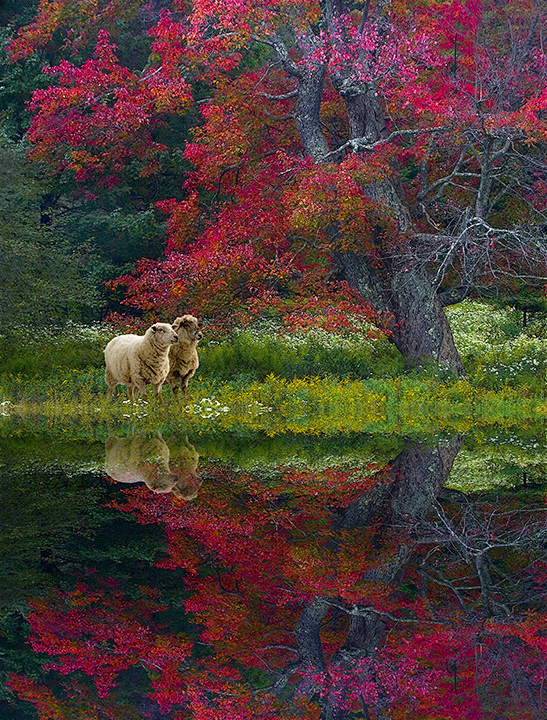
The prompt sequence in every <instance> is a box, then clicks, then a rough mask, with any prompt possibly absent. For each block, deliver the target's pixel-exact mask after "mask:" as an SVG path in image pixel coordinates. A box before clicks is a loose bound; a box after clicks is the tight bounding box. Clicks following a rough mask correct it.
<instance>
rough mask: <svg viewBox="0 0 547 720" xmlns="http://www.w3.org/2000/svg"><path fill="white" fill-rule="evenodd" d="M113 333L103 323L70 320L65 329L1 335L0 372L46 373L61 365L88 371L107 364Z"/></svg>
mask: <svg viewBox="0 0 547 720" xmlns="http://www.w3.org/2000/svg"><path fill="white" fill-rule="evenodd" d="M111 336H112V335H111V334H110V335H109V333H108V330H107V329H106V328H105V327H103V326H86V325H78V324H76V323H72V322H68V323H66V324H65V325H63V327H62V328H55V327H53V328H49V329H47V328H44V329H33V330H32V331H29V329H28V328H25V329H21V330H15V331H11V332H10V334H9V335H2V336H0V373H2V374H4V373H6V374H12V375H19V374H20V375H23V376H31V377H32V376H35V375H38V376H44V375H49V374H51V373H54V372H57V371H58V369H59V368H67V369H68V368H70V369H74V370H85V369H87V368H97V367H101V366H103V365H104V357H103V348H104V347H105V345H106V343H107V342H108V340H109V339H110V337H111Z"/></svg>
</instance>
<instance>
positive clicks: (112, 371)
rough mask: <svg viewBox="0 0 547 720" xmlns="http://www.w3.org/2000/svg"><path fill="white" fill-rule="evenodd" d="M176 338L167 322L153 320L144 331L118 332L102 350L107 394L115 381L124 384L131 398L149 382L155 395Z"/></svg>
mask: <svg viewBox="0 0 547 720" xmlns="http://www.w3.org/2000/svg"><path fill="white" fill-rule="evenodd" d="M178 341H179V339H178V335H177V333H176V332H175V330H174V329H173V327H172V326H171V325H169V323H155V324H154V325H152V327H149V328H148V330H147V331H146V332H145V334H144V335H118V336H117V337H115V338H114V339H113V340H111V341H110V342H109V343H108V345H107V346H106V348H105V350H104V358H105V362H106V370H105V380H106V384H107V386H108V395H109V396H110V397H112V395H113V393H114V388H115V387H116V385H126V386H127V394H128V395H129V398H130V399H134V398H138V397H139V396H141V395H145V394H146V385H152V386H153V388H154V394H155V395H156V397H158V395H159V394H160V390H161V387H162V385H163V383H164V382H165V380H166V378H167V375H168V373H169V349H170V348H171V347H172V346H173V345H175V344H176V343H178Z"/></svg>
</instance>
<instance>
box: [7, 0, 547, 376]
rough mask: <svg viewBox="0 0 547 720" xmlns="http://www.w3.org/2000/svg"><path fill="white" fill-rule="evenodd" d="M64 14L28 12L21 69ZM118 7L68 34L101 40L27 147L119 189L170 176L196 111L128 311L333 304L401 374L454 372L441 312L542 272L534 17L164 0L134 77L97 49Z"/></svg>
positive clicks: (541, 112)
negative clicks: (159, 255)
mask: <svg viewBox="0 0 547 720" xmlns="http://www.w3.org/2000/svg"><path fill="white" fill-rule="evenodd" d="M70 5H71V4H69V3H64V2H60V3H50V2H46V1H45V0H44V1H43V2H42V3H40V8H39V12H38V15H37V18H36V20H35V22H34V24H32V25H29V26H27V27H24V28H22V29H21V30H20V32H19V34H18V36H17V37H16V38H15V39H14V40H13V42H12V45H11V52H12V54H13V57H14V58H17V57H21V56H24V55H25V53H27V52H29V51H30V50H31V49H32V48H34V47H36V46H37V45H39V44H40V43H43V42H46V41H50V40H51V38H52V37H53V33H54V32H55V33H57V36H59V33H61V34H62V32H65V34H66V28H67V22H68V20H67V18H69V16H70V17H71V19H74V18H75V17H80V15H79V14H81V8H80V5H79V4H77V5H76V8H75V9H71V7H70ZM114 5H116V7H118V6H119V7H120V8H121V7H123V8H129V7H132V8H134V5H135V3H131V2H129V0H128V1H127V2H125V3H124V2H121V3H113V2H103V3H100V4H99V9H100V12H99V11H97V12H95V14H94V15H93V17H91V18H90V22H89V23H86V24H85V26H84V25H82V23H81V18H80V20H79V22H80V25H79V26H78V27H79V30H78V32H79V33H80V34H79V35H78V33H76V37H77V38H81V37H86V38H87V39H89V37H90V34H93V29H94V28H95V32H96V31H97V28H102V29H101V31H100V33H99V35H98V44H97V47H96V54H95V58H94V59H89V60H87V61H86V62H84V63H81V62H80V63H78V62H75V63H74V64H73V63H71V62H69V61H68V59H67V60H66V61H63V62H62V63H60V64H59V65H58V66H57V67H55V68H51V69H50V70H49V71H48V72H50V73H51V74H52V77H53V78H55V82H54V83H52V85H51V86H50V87H49V88H48V89H46V90H44V91H37V92H36V93H35V95H34V98H33V101H32V108H33V110H34V112H35V117H34V120H33V122H32V125H31V128H30V132H29V138H30V140H31V142H32V143H33V144H34V147H35V150H34V151H33V154H34V156H35V157H37V158H40V159H42V160H45V161H47V162H49V163H51V164H52V166H53V167H54V168H55V169H56V170H57V171H59V172H73V173H75V175H76V177H77V178H78V179H79V180H80V181H82V182H83V183H84V184H85V183H86V182H89V181H90V178H97V177H100V178H101V180H100V182H101V183H106V184H107V185H108V184H110V185H112V184H113V183H115V182H116V177H117V176H118V173H119V172H120V170H121V169H122V168H123V166H124V164H125V163H127V162H128V161H129V158H131V157H135V156H138V157H139V158H140V160H141V162H142V163H143V168H142V170H141V173H145V174H149V173H156V172H160V166H159V153H160V152H161V144H158V143H157V142H156V141H155V139H154V129H155V128H157V127H158V123H160V122H161V121H162V120H163V119H165V117H170V116H173V115H174V114H175V115H176V114H180V113H187V112H190V110H191V112H192V114H191V115H190V116H189V117H191V118H192V121H193V123H194V125H195V128H194V132H193V138H192V141H191V142H187V143H186V144H185V145H184V146H183V147H181V154H182V156H183V157H184V158H185V160H187V161H189V162H190V163H191V164H192V165H193V168H194V169H193V170H192V171H191V172H189V173H188V174H187V176H186V180H185V182H184V191H185V193H186V196H185V197H184V198H183V199H179V200H177V199H173V200H172V201H169V202H167V201H165V202H161V203H160V204H159V207H160V209H162V210H164V211H166V212H167V213H168V214H169V218H170V219H169V232H168V240H167V248H166V253H167V254H166V257H165V259H162V260H161V261H147V262H143V263H142V264H141V265H140V266H139V267H138V268H137V272H136V274H135V275H133V276H129V277H126V278H124V280H123V282H125V284H126V285H127V286H128V290H129V302H130V303H132V304H133V305H134V306H137V307H140V308H141V309H144V310H151V309H152V308H155V309H158V308H160V309H162V308H165V312H171V310H172V307H173V306H175V305H177V304H185V303H186V304H188V303H190V304H192V305H193V306H194V307H195V308H197V309H198V310H200V309H202V308H203V309H205V310H206V311H207V312H210V313H212V312H214V310H215V308H214V307H211V305H212V303H211V297H215V294H216V293H218V295H219V297H220V299H221V302H222V303H224V301H225V299H226V298H228V299H230V300H231V302H232V303H233V302H234V297H235V298H237V299H238V301H239V302H240V304H242V305H245V306H247V307H248V306H253V307H254V308H255V309H261V308H263V307H264V306H265V305H267V304H268V303H270V304H271V303H273V304H274V305H275V302H276V299H278V298H280V297H281V298H283V297H286V296H287V295H290V294H291V293H296V295H297V296H298V295H300V296H301V295H303V294H306V293H307V294H308V295H310V294H311V295H314V294H315V295H317V294H321V293H322V292H323V293H324V289H325V288H329V289H330V290H331V291H332V293H331V295H335V291H336V290H338V289H340V288H341V289H342V290H343V292H345V293H346V294H347V293H349V294H350V295H351V294H352V293H353V295H352V299H353V300H356V298H361V301H362V300H366V301H367V302H370V303H372V305H373V306H374V307H375V309H376V311H377V312H379V313H381V317H382V318H383V320H384V322H385V323H387V325H388V327H389V331H390V333H391V338H392V339H393V341H394V342H395V344H396V345H397V347H398V348H399V349H400V350H401V352H402V353H403V355H404V356H405V357H406V358H407V359H408V360H410V361H418V362H420V361H423V360H427V359H434V360H437V361H438V362H441V363H444V364H447V365H448V366H450V367H451V368H452V369H453V370H455V371H457V372H459V371H461V370H462V365H461V361H460V358H459V356H458V353H457V350H456V348H455V346H454V342H453V338H452V334H451V332H450V328H449V326H448V323H447V321H446V318H445V315H444V311H443V307H444V306H446V305H448V304H451V303H454V302H457V301H458V300H461V299H462V298H464V297H466V296H467V295H470V294H477V293H481V292H487V293H492V292H494V288H495V287H500V288H503V289H504V292H507V290H508V289H509V290H510V289H511V288H514V287H515V286H514V283H515V281H516V280H517V279H519V278H520V279H523V278H524V279H526V278H533V277H536V278H538V277H539V278H540V277H541V276H542V275H543V276H544V275H545V271H544V267H545V243H544V239H543V238H544V227H545V204H544V200H543V195H544V189H545V183H546V182H547V178H546V169H545V153H544V150H545V133H546V125H545V111H546V103H547V95H546V64H545V54H544V49H543V48H544V28H545V20H546V18H545V8H544V6H543V4H542V3H539V2H536V0H527V2H525V3H522V2H517V1H516V0H504V2H503V3H501V4H500V3H497V2H493V1H490V0H488V1H487V2H484V3H480V2H477V0H465V2H460V1H459V0H444V1H443V2H441V3H433V2H430V1H429V0H418V1H414V0H408V1H404V2H395V1H394V0H393V1H391V0H390V1H388V2H383V1H382V2H373V1H369V0H366V2H364V3H361V2H357V3H356V2H350V1H349V0H325V2H317V1H315V0H309V1H305V0H301V1H300V2H288V1H287V0H276V1H275V2H269V3H265V2H263V1H262V0H241V2H238V3H236V4H231V5H230V6H229V7H222V8H219V6H218V5H217V4H216V3H212V2H209V1H208V0H196V1H195V2H194V3H192V4H187V3H182V2H173V3H172V4H171V8H170V9H164V10H162V11H161V12H160V15H159V19H158V20H157V22H155V23H154V24H153V26H152V27H151V28H150V31H149V33H150V36H151V38H152V46H151V55H150V58H149V61H148V63H147V64H146V66H145V67H141V68H132V69H128V68H127V67H124V66H122V65H121V64H120V63H119V62H118V59H117V56H116V50H115V48H114V47H113V46H112V45H111V43H110V42H109V40H108V36H107V34H106V33H107V29H105V28H106V27H107V20H108V19H109V18H110V15H109V13H110V12H112V8H113V7H114ZM151 7H152V9H153V10H154V11H155V12H156V13H157V12H158V10H159V6H158V4H155V5H153V6H151ZM105 23H106V24H105ZM74 42H75V40H74V38H73V37H72V36H71V39H70V42H68V43H67V44H66V45H65V47H66V55H67V58H68V56H70V55H71V54H72V57H73V58H75V53H74ZM196 111H199V112H196ZM203 274H205V275H206V280H205V281H204V282H202V281H201V276H202V275H203ZM307 279H308V282H306V280H307ZM309 280H311V281H312V282H310V281H309ZM339 283H342V285H339ZM212 288H213V290H214V292H213V293H212V292H211V289H212ZM327 297H328V293H327ZM357 304H358V301H357ZM219 307H221V303H219V304H218V306H217V309H218V308H219Z"/></svg>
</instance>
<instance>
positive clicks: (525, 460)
mask: <svg viewBox="0 0 547 720" xmlns="http://www.w3.org/2000/svg"><path fill="white" fill-rule="evenodd" d="M158 431H160V435H158ZM141 434H142V435H147V436H151V435H155V436H156V435H158V436H160V437H162V438H163V440H164V441H165V443H166V444H167V446H168V448H169V452H170V457H171V461H172V462H173V463H174V465H176V463H177V459H178V458H179V456H186V455H187V448H188V443H190V444H191V445H193V446H194V448H195V450H196V452H197V453H198V455H199V462H198V469H199V471H207V468H208V467H210V466H211V464H212V465H214V466H216V465H217V464H218V463H221V464H222V465H227V466H230V467H234V468H239V469H242V470H245V471H248V472H251V473H258V475H260V476H262V475H263V473H264V472H266V473H268V472H270V471H272V470H273V469H276V468H287V467H292V468H309V469H312V470H321V469H325V468H340V467H353V468H357V467H364V466H371V467H372V466H380V467H381V466H383V465H385V464H388V463H389V462H390V461H392V460H393V459H394V458H395V457H396V456H397V455H398V454H399V453H400V452H401V450H402V449H403V447H404V446H405V444H406V443H407V442H408V441H409V438H408V437H404V436H401V435H396V434H383V433H374V434H373V433H348V434H342V435H337V436H327V435H319V436H309V435H304V434H302V433H300V434H290V433H286V434H283V435H281V434H279V435H273V436H272V435H270V436H269V435H267V434H266V433H264V432H255V431H253V430H251V429H249V428H241V427H240V428H237V429H235V430H227V431H223V430H222V429H220V428H218V427H216V428H215V427H209V428H205V427H202V426H201V427H200V426H194V427H192V426H191V425H187V426H186V427H183V426H182V424H181V423H178V425H177V424H176V423H172V422H169V421H166V422H164V424H163V425H162V426H160V427H156V428H154V429H153V430H152V429H145V428H143V427H141V426H140V425H138V426H137V425H135V424H133V425H132V424H126V425H118V424H116V425H112V424H110V423H96V424H93V425H89V424H88V425H85V424H84V425H82V424H77V423H74V422H71V420H70V418H67V417H65V418H64V422H61V421H59V422H54V423H52V422H51V420H50V419H47V418H45V417H44V416H35V417H33V418H26V419H22V418H20V417H17V416H13V417H11V418H8V419H6V420H5V421H4V422H3V423H2V424H1V425H0V465H2V464H4V463H5V464H6V467H9V468H10V472H11V471H14V472H15V471H17V472H20V471H22V470H23V469H24V471H25V472H26V473H27V474H28V475H29V476H30V477H39V476H42V475H44V474H47V473H48V472H49V470H50V469H51V470H52V471H54V472H55V473H56V472H57V471H60V470H63V472H64V477H65V480H66V481H67V482H69V483H70V482H71V478H72V477H76V476H77V475H79V474H81V473H91V474H92V475H97V473H98V474H99V475H102V474H103V471H102V468H103V467H104V462H105V443H106V440H107V438H109V437H112V436H115V437H118V438H123V437H131V436H136V435H141ZM446 437H447V438H448V437H449V436H448V435H447V436H446ZM415 440H416V441H417V442H420V443H422V444H426V445H429V444H433V445H434V444H437V443H438V442H439V440H440V439H439V436H437V437H427V436H422V437H416V438H415ZM546 472H547V454H546V451H545V443H544V437H543V434H542V428H541V427H540V426H536V427H532V426H530V427H527V428H522V427H521V428H517V429H515V428H507V429H503V428H500V427H496V426H489V427H475V428H474V429H473V430H471V431H470V432H469V433H468V434H467V435H466V437H465V440H464V445H463V447H462V450H461V451H460V453H459V454H458V456H457V458H456V462H455V464H454V469H453V471H452V473H451V476H450V480H449V482H448V485H449V486H451V487H457V488H459V489H463V490H466V491H469V492H472V493H473V492H476V491H480V490H482V489H484V488H488V487H499V486H502V487H514V486H521V485H524V486H528V485H533V486H537V484H538V483H540V484H541V483H544V482H545V479H546Z"/></svg>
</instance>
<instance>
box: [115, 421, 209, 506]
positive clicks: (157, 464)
mask: <svg viewBox="0 0 547 720" xmlns="http://www.w3.org/2000/svg"><path fill="white" fill-rule="evenodd" d="M198 460H199V455H198V453H197V452H196V449H195V448H194V446H193V445H192V444H191V443H189V442H188V438H186V437H184V438H183V439H182V440H179V441H177V442H176V443H172V449H171V450H170V448H169V445H167V443H166V442H165V440H164V439H163V437H162V435H161V432H160V431H159V430H158V431H156V432H155V433H154V434H153V435H144V434H139V435H132V436H129V437H123V438H118V437H113V436H110V437H108V438H107V439H106V442H105V464H104V471H105V473H106V474H107V475H108V476H109V477H110V478H111V479H112V480H115V481H116V482H119V483H141V482H142V483H144V484H145V485H146V486H147V487H148V488H149V489H150V490H152V492H154V493H172V494H173V495H174V496H175V497H176V498H178V499H180V500H193V499H194V498H196V497H197V495H198V492H199V488H200V486H201V482H202V481H201V480H200V478H199V476H198V474H197V466H198Z"/></svg>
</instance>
